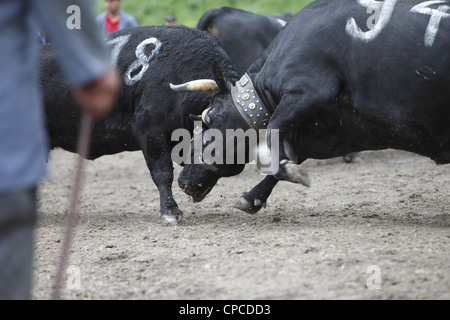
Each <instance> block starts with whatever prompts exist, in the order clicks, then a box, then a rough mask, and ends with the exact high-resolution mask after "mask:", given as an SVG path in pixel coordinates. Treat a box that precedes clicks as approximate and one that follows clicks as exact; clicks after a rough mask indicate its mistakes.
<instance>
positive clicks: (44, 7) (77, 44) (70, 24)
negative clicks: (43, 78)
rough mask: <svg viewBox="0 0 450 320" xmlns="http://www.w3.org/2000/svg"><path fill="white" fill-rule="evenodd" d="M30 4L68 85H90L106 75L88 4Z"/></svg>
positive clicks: (106, 57)
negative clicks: (56, 56)
mask: <svg viewBox="0 0 450 320" xmlns="http://www.w3.org/2000/svg"><path fill="white" fill-rule="evenodd" d="M32 3H33V8H32V12H33V13H34V14H35V19H36V23H37V25H39V26H40V27H41V28H43V29H45V31H46V32H47V34H48V35H49V37H50V39H51V41H52V44H53V46H54V47H55V49H56V51H57V53H58V56H59V61H60V63H61V65H62V69H63V72H64V75H65V76H66V79H67V81H68V82H69V83H70V84H72V85H79V84H86V83H89V82H92V81H94V80H96V79H97V78H99V77H100V76H101V75H103V74H104V73H105V72H106V71H107V69H108V68H109V66H110V54H109V53H108V50H107V49H106V46H105V44H104V42H103V40H102V37H101V34H100V32H99V29H98V26H97V22H96V19H95V16H94V11H93V5H92V1H90V0H78V1H74V0H39V1H32ZM74 4H75V5H74Z"/></svg>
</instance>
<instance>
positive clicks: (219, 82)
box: [171, 64, 251, 201]
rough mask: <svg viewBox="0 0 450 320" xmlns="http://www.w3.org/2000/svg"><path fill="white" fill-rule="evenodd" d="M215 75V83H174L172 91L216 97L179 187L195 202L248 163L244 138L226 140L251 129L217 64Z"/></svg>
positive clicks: (214, 69) (197, 137) (180, 178)
mask: <svg viewBox="0 0 450 320" xmlns="http://www.w3.org/2000/svg"><path fill="white" fill-rule="evenodd" d="M213 74H214V80H211V79H206V80H193V81H191V82H188V83H184V84H180V85H172V84H171V88H172V90H174V91H177V92H192V91H203V92H207V93H209V94H211V95H212V96H213V98H212V102H211V104H210V106H209V107H208V108H207V109H205V110H204V111H203V113H202V115H201V116H198V119H201V121H202V128H201V129H202V132H201V134H198V129H199V128H197V130H196V132H197V134H194V138H193V139H192V141H191V146H193V147H191V164H187V165H185V166H184V168H183V170H182V172H181V173H180V176H179V178H178V183H179V185H180V187H181V188H182V189H183V190H184V192H185V193H187V194H188V195H190V196H192V197H193V199H194V201H201V200H202V199H203V198H204V197H205V196H206V195H207V194H208V193H209V192H210V191H211V190H212V188H213V187H214V185H215V184H216V183H217V181H218V180H219V178H221V177H230V176H234V175H237V174H239V173H241V172H242V170H243V169H244V167H245V163H247V162H248V160H249V148H248V146H245V142H244V145H242V139H239V137H232V139H233V141H234V142H233V143H230V141H229V139H227V137H228V138H229V137H231V135H230V134H229V133H230V130H231V131H233V130H237V129H240V130H241V131H242V132H244V131H245V132H246V131H247V130H248V129H251V128H250V126H249V125H248V123H247V122H246V121H245V120H244V118H243V117H242V116H241V115H240V113H239V111H238V109H236V108H235V106H234V102H233V97H232V89H233V86H232V85H231V84H230V83H229V82H227V81H226V79H225V78H224V75H223V73H222V72H221V70H220V69H219V67H218V66H217V64H214V67H213ZM227 131H228V132H227ZM239 140H241V141H239ZM247 140H248V139H247ZM236 142H237V143H236ZM247 142H248V141H247ZM199 149H200V150H199ZM199 156H200V157H201V159H200V160H199V159H198V158H199ZM200 163H201V164H200Z"/></svg>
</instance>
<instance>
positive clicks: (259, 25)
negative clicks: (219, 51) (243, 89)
mask: <svg viewBox="0 0 450 320" xmlns="http://www.w3.org/2000/svg"><path fill="white" fill-rule="evenodd" d="M286 23H287V20H286V19H284V18H282V17H276V16H269V15H260V14H255V13H251V12H248V11H244V10H240V9H235V8H229V7H223V8H220V9H212V10H209V11H207V12H206V13H205V14H204V15H203V16H202V17H201V18H200V20H199V22H198V23H197V28H198V29H200V30H204V31H207V32H209V33H210V34H212V35H213V36H215V37H216V38H217V39H218V40H219V43H220V45H221V46H222V47H223V48H224V49H225V51H226V52H227V53H228V55H229V56H230V58H231V60H232V61H233V62H234V64H235V65H236V67H237V69H238V71H239V72H241V73H242V74H244V72H245V71H246V70H247V69H248V67H250V66H251V65H252V63H253V62H255V60H256V59H258V58H259V56H260V55H261V53H262V52H263V51H264V49H266V48H267V47H268V46H269V44H270V42H271V41H272V40H273V38H275V36H276V35H277V34H278V32H280V31H281V29H282V28H283V27H284V26H285V25H286Z"/></svg>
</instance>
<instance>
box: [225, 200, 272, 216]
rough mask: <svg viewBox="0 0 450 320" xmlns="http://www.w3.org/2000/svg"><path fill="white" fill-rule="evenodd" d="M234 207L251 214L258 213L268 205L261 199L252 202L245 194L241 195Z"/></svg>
mask: <svg viewBox="0 0 450 320" xmlns="http://www.w3.org/2000/svg"><path fill="white" fill-rule="evenodd" d="M233 207H234V208H236V209H239V210H242V211H245V212H247V213H250V214H254V213H257V212H258V211H259V210H260V209H261V208H262V207H264V208H265V207H266V203H265V202H264V203H263V202H261V200H258V199H255V200H254V201H253V203H252V202H250V201H248V200H247V199H246V198H245V197H244V196H242V197H240V198H239V200H238V201H237V202H236V203H235V204H234V205H233Z"/></svg>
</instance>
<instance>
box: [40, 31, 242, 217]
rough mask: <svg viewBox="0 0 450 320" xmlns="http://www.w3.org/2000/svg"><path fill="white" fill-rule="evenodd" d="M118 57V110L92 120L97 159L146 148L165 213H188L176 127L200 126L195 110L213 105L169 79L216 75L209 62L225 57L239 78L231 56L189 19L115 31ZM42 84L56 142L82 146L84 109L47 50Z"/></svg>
mask: <svg viewBox="0 0 450 320" xmlns="http://www.w3.org/2000/svg"><path fill="white" fill-rule="evenodd" d="M108 43H109V45H110V47H111V54H112V60H113V63H115V64H117V66H118V68H119V71H120V76H121V78H122V79H123V84H122V88H121V92H120V95H119V97H118V101H117V104H116V105H115V107H114V108H113V110H112V112H111V113H110V114H109V115H108V116H107V117H105V118H104V119H102V120H101V121H98V122H97V123H95V125H94V126H93V133H92V143H91V153H90V157H89V158H90V159H96V158H98V157H101V156H103V155H109V154H115V153H119V152H122V151H135V150H142V152H143V154H144V157H145V160H146V163H147V166H148V168H149V170H150V173H151V176H152V178H153V181H154V182H155V184H156V185H157V187H158V190H159V193H160V202H161V203H160V215H161V216H162V217H164V218H165V219H166V220H167V221H168V222H169V223H174V224H175V223H176V222H177V221H178V220H179V218H180V216H181V215H182V212H181V211H180V209H179V208H178V205H177V203H176V202H175V200H174V198H173V196H172V189H171V185H172V181H173V163H172V159H171V150H172V147H173V146H174V144H176V142H175V141H171V140H172V139H171V135H172V132H173V131H174V130H175V129H177V128H186V129H187V130H190V131H192V130H193V123H192V121H191V120H190V119H189V116H190V114H191V113H192V114H199V113H201V112H202V111H203V110H204V109H205V108H206V107H207V106H208V104H209V102H210V99H209V96H208V95H206V94H204V93H192V94H189V95H186V96H182V95H179V94H177V93H175V92H173V91H172V90H170V88H169V82H170V81H174V79H176V81H179V82H183V81H187V80H188V79H192V78H198V77H202V78H203V77H204V78H208V77H212V73H211V69H210V67H209V66H210V65H211V64H213V62H214V61H215V60H217V61H220V63H221V68H224V70H230V72H226V73H227V77H231V78H239V76H240V75H239V74H238V73H237V72H236V71H235V67H234V66H233V64H232V62H231V60H230V59H229V57H228V56H227V54H226V53H225V51H224V50H223V48H222V47H221V46H220V45H219V44H218V42H217V39H216V38H214V37H213V36H211V35H209V34H208V33H206V32H204V31H200V30H195V29H191V28H187V27H183V26H175V27H138V28H132V29H126V30H121V31H118V32H115V33H113V34H111V35H110V36H109V39H108ZM41 70H42V72H41V83H42V87H43V93H44V100H45V101H44V102H45V108H46V116H47V128H48V133H49V137H50V144H51V148H52V149H53V148H57V147H60V148H63V149H65V150H68V151H71V152H75V151H76V138H77V134H78V127H79V119H80V113H79V110H80V109H79V108H78V106H77V105H76V103H75V101H74V99H73V98H72V95H71V94H70V88H69V87H68V86H67V85H66V83H65V82H64V80H63V78H62V76H61V74H60V69H59V67H58V64H57V62H56V57H55V54H54V53H53V52H52V51H51V50H50V51H49V50H48V49H47V50H45V51H44V53H43V60H42V67H41Z"/></svg>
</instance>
